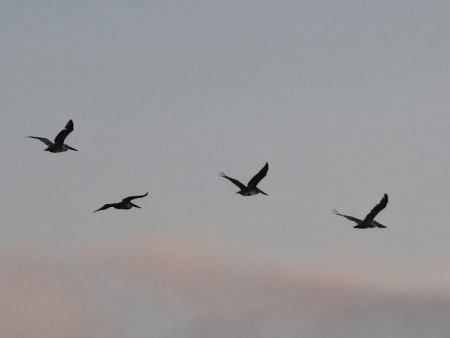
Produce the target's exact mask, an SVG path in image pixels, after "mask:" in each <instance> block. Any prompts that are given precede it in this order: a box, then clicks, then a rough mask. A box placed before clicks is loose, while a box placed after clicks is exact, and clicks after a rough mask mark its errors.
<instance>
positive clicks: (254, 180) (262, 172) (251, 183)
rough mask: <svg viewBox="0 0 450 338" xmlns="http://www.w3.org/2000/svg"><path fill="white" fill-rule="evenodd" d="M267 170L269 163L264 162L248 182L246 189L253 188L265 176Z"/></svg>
mask: <svg viewBox="0 0 450 338" xmlns="http://www.w3.org/2000/svg"><path fill="white" fill-rule="evenodd" d="M268 170H269V163H267V162H266V165H265V166H264V167H263V168H262V169H261V170H260V171H259V173H257V174H256V175H255V176H253V178H252V179H251V180H250V181H249V182H248V184H247V187H248V188H249V189H253V188H255V187H256V186H257V185H258V183H259V182H260V181H261V180H262V179H263V178H264V177H266V175H267V171H268Z"/></svg>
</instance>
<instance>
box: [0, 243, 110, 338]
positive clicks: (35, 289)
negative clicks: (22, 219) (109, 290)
mask: <svg viewBox="0 0 450 338" xmlns="http://www.w3.org/2000/svg"><path fill="white" fill-rule="evenodd" d="M21 244H24V243H23V242H21ZM27 244H30V243H27ZM76 268H77V267H76V266H75V265H74V264H71V263H70V262H65V263H55V262H52V261H51V260H50V261H49V260H48V259H45V258H43V257H40V256H39V255H38V254H37V253H36V252H35V250H34V249H33V248H29V249H26V250H11V251H9V252H7V253H6V254H5V255H3V257H2V262H1V263H0V336H2V337H8V338H16V337H17V338H18V337H27V338H33V337H47V338H53V337H55V338H56V337H58V338H64V337H81V338H83V337H86V338H88V337H94V338H95V337H115V336H114V335H113V334H112V332H110V330H108V329H107V328H106V326H104V325H102V324H101V323H99V321H98V317H97V314H98V313H97V312H96V310H95V308H94V304H93V303H92V302H91V301H90V300H89V297H88V294H89V293H88V292H87V290H86V289H85V288H84V287H82V286H79V285H78V286H75V285H73V284H72V283H70V281H69V280H68V278H66V276H65V275H66V274H67V275H71V274H72V273H73V269H76Z"/></svg>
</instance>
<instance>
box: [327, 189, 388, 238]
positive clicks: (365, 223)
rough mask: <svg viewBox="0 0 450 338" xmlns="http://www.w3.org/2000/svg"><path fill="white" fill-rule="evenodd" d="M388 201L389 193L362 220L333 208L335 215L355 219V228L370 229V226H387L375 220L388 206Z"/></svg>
mask: <svg viewBox="0 0 450 338" xmlns="http://www.w3.org/2000/svg"><path fill="white" fill-rule="evenodd" d="M387 203H388V195H387V194H384V196H383V198H382V199H381V201H380V203H378V204H377V205H376V206H375V207H374V208H373V209H372V210H371V211H370V212H369V214H368V215H367V216H366V218H364V219H363V220H362V221H361V220H360V219H357V218H355V217H352V216H347V215H342V214H340V213H338V211H337V210H336V209H333V212H334V214H335V215H338V216H342V217H345V218H347V219H349V220H350V221H353V222H355V223H356V225H355V226H354V228H356V229H368V228H386V227H385V226H384V225H383V224H380V223H378V222H377V221H375V220H374V218H375V216H376V215H378V213H379V212H380V211H381V210H383V209H384V208H386V205H387Z"/></svg>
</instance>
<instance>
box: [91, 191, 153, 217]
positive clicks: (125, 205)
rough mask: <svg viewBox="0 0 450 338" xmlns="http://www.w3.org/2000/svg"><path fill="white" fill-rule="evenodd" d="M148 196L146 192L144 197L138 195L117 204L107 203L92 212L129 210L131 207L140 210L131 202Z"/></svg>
mask: <svg viewBox="0 0 450 338" xmlns="http://www.w3.org/2000/svg"><path fill="white" fill-rule="evenodd" d="M147 195H148V192H147V193H146V194H144V195H139V196H129V197H126V198H124V199H123V200H122V201H121V202H119V203H109V204H105V205H104V206H102V207H101V208H100V209H97V210H95V211H94V212H97V211H100V210H105V209H108V208H115V209H125V210H128V209H131V208H133V207H135V208H139V209H140V208H141V207H140V206H138V205H136V204H134V203H132V202H131V201H132V200H134V199H136V198H142V197H145V196H147Z"/></svg>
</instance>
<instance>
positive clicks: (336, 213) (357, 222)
mask: <svg viewBox="0 0 450 338" xmlns="http://www.w3.org/2000/svg"><path fill="white" fill-rule="evenodd" d="M333 213H334V214H335V215H338V216H342V217H345V218H347V219H348V220H350V221H353V222H355V223H356V224H361V222H362V221H361V220H360V219H358V218H356V217H353V216H347V215H342V214H340V213H338V211H337V210H336V209H333Z"/></svg>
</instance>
